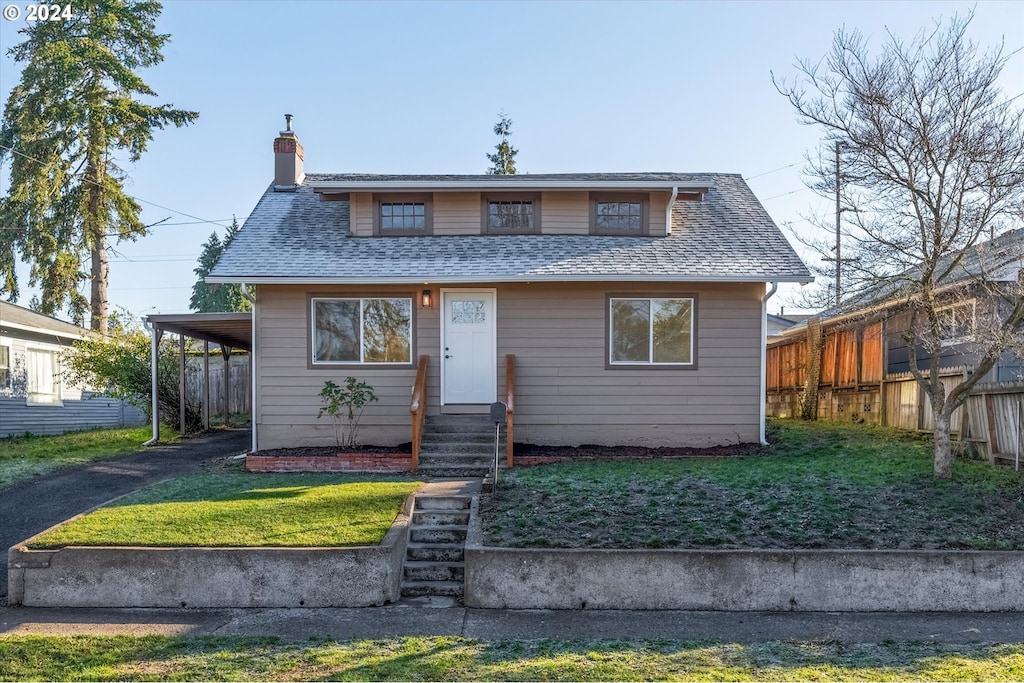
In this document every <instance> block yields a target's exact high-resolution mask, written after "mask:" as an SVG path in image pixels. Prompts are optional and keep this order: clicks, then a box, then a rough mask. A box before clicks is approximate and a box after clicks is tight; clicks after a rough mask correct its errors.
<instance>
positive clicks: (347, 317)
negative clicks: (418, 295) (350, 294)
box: [311, 297, 412, 364]
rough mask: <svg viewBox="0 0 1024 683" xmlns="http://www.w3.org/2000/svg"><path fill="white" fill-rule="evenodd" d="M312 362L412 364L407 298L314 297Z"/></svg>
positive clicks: (409, 300) (312, 304) (409, 304)
mask: <svg viewBox="0 0 1024 683" xmlns="http://www.w3.org/2000/svg"><path fill="white" fill-rule="evenodd" d="M311 306H312V312H311V318H312V326H313V330H312V334H313V339H312V344H313V353H312V357H313V362H314V363H318V364H331V363H378V364H389V363H402V364H408V363H411V362H412V299H411V298H370V297H360V298H344V299H342V298H338V299H334V298H331V299H328V298H314V299H312V302H311Z"/></svg>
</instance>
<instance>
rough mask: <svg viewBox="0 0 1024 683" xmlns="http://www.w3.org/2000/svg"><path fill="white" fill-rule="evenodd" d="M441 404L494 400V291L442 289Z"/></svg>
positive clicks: (495, 385) (495, 355) (489, 401)
mask: <svg viewBox="0 0 1024 683" xmlns="http://www.w3.org/2000/svg"><path fill="white" fill-rule="evenodd" d="M441 307H442V309H443V311H442V315H443V317H442V319H441V394H442V403H444V404H446V405H447V404H452V403H493V402H494V400H495V397H496V396H497V392H498V385H497V382H498V378H497V374H498V373H497V349H496V347H495V316H494V313H495V294H494V290H492V289H454V290H442V291H441Z"/></svg>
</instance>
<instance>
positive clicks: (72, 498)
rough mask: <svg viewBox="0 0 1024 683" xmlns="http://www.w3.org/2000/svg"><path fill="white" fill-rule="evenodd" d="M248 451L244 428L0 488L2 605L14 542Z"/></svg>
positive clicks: (71, 468) (63, 470) (156, 447)
mask: <svg viewBox="0 0 1024 683" xmlns="http://www.w3.org/2000/svg"><path fill="white" fill-rule="evenodd" d="M248 447H249V430H248V429H225V430H217V431H215V432H213V433H211V434H210V435H208V436H203V437H200V438H197V439H189V440H186V441H182V442H180V443H177V444H173V445H169V446H155V447H153V448H145V449H142V450H139V451H136V452H134V453H126V454H125V455H119V456H116V457H113V458H110V459H108V460H98V461H96V462H92V463H89V464H86V465H80V466H77V467H69V468H67V469H62V470H59V471H57V472H54V473H53V474H49V475H46V476H42V477H39V478H37V479H32V480H30V481H25V482H21V483H18V484H15V485H14V486H11V487H10V488H5V489H0V551H2V553H3V561H2V562H0V604H6V602H7V549H8V548H9V547H11V546H12V545H14V544H15V543H18V542H20V541H24V540H25V539H26V538H28V537H30V536H34V535H35V534H38V533H39V532H40V531H44V530H46V529H48V528H49V527H51V526H53V525H54V524H56V523H57V522H62V521H64V520H65V519H67V518H69V517H73V516H74V515H77V514H79V513H81V512H85V511H86V510H89V509H90V508H93V507H96V506H97V505H100V504H101V503H105V502H106V501H108V500H110V499H111V498H116V497H117V496H121V495H124V494H125V493H130V492H131V491H134V490H135V489H138V488H142V487H143V486H147V485H148V484H152V483H153V482H157V481H160V480H161V479H167V478H169V477H176V476H180V475H183V474H188V473H190V472H194V471H196V470H199V469H201V468H202V467H203V466H204V465H206V464H208V463H210V462H211V461H214V460H218V459H222V458H225V457H228V456H232V455H237V454H239V453H241V452H243V451H244V450H246V449H247V448H248Z"/></svg>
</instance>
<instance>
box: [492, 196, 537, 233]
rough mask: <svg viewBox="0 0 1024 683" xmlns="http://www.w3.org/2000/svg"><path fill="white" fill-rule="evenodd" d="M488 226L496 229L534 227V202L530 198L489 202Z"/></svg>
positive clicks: (525, 228)
mask: <svg viewBox="0 0 1024 683" xmlns="http://www.w3.org/2000/svg"><path fill="white" fill-rule="evenodd" d="M487 227H488V228H492V229H496V230H527V229H532V228H533V202H532V201H530V200H509V201H496V202H488V207H487Z"/></svg>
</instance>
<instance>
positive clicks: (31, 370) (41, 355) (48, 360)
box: [25, 348, 61, 404]
mask: <svg viewBox="0 0 1024 683" xmlns="http://www.w3.org/2000/svg"><path fill="white" fill-rule="evenodd" d="M57 363H58V360H57V352H56V351H50V350H48V349H32V348H30V349H27V350H26V352H25V364H26V366H27V367H26V369H27V371H28V402H29V403H42V404H60V402H61V401H60V380H59V378H58V371H59V370H58V365H57Z"/></svg>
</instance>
